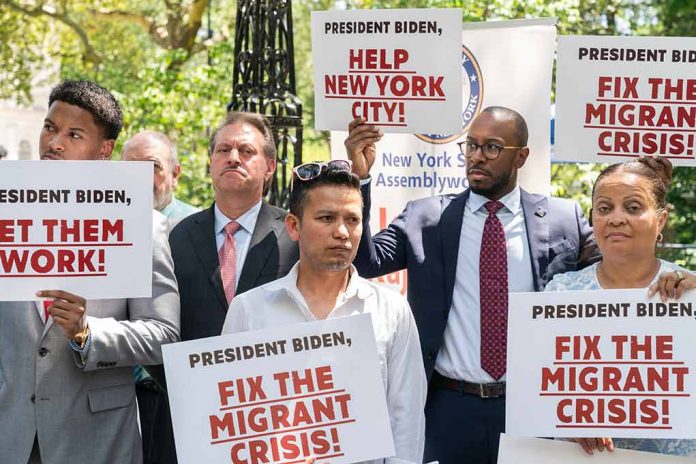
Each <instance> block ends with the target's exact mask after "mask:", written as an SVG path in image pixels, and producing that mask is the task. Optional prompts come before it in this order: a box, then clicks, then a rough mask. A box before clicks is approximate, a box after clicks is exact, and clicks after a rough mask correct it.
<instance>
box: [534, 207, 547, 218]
mask: <svg viewBox="0 0 696 464" xmlns="http://www.w3.org/2000/svg"><path fill="white" fill-rule="evenodd" d="M534 215H535V216H539V217H540V218H543V217H544V216H546V211H544V210H543V208H537V209H536V211H535V212H534Z"/></svg>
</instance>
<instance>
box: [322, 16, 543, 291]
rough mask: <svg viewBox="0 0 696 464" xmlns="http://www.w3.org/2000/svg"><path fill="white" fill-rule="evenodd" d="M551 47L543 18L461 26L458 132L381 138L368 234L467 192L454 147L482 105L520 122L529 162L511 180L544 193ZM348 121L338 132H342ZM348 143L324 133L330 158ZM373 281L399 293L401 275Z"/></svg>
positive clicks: (462, 167) (337, 134)
mask: <svg viewBox="0 0 696 464" xmlns="http://www.w3.org/2000/svg"><path fill="white" fill-rule="evenodd" d="M555 46H556V26H555V21H554V20H550V19H536V20H517V21H492V22H484V23H475V24H474V23H471V24H464V30H463V32H462V35H461V44H460V48H459V54H458V55H457V57H456V58H455V61H456V63H457V66H458V69H459V73H460V74H461V81H462V101H461V102H460V104H459V116H458V127H457V130H456V131H452V132H449V133H444V132H443V131H445V129H444V127H440V128H438V129H437V130H436V131H435V132H438V133H430V134H415V135H406V134H386V135H385V136H384V137H383V138H382V140H381V141H380V142H379V143H378V144H377V156H376V159H375V164H374V166H373V167H372V170H371V176H372V183H371V196H372V211H371V221H370V228H371V230H372V233H373V234H374V233H377V232H378V231H380V230H382V229H383V228H385V227H386V226H387V225H388V224H389V223H390V222H391V221H392V220H393V219H394V218H395V217H396V216H397V215H398V214H399V213H400V212H401V211H402V210H403V209H404V207H405V206H406V203H407V202H408V201H411V200H415V199H417V198H423V197H428V196H433V195H442V194H448V193H459V192H462V191H464V190H465V189H466V188H467V186H468V184H467V180H466V167H465V166H466V159H465V158H464V156H463V155H462V154H461V152H460V150H459V147H458V146H457V142H458V141H461V140H464V134H465V133H466V131H467V130H468V128H469V125H470V124H471V121H472V120H473V119H474V117H476V115H477V114H479V112H480V111H481V110H482V109H484V108H485V107H488V106H496V105H499V106H505V107H508V108H512V109H514V110H516V111H518V112H519V113H520V114H522V116H523V117H524V118H525V120H526V121H527V126H528V129H529V141H528V146H529V149H530V155H529V157H528V158H527V161H526V163H525V165H524V167H523V168H522V169H520V170H519V171H518V173H517V176H518V181H519V183H520V186H521V187H522V188H524V189H526V190H527V191H530V192H535V193H542V194H548V193H549V188H550V167H549V166H550V164H549V159H550V154H549V152H550V109H549V108H550V103H551V72H552V69H553V56H554V49H555ZM439 65H440V63H438V66H439ZM532 69H533V70H534V72H530V70H532ZM520 89H524V91H520ZM348 122H349V120H348V119H346V120H345V121H344V123H343V126H342V127H344V128H347V127H348ZM347 136H348V133H347V132H331V157H332V158H334V159H336V158H346V150H345V147H344V145H343V142H344V140H345V139H346V137H347ZM453 253H456V250H453ZM379 280H380V281H381V282H383V283H386V284H389V285H391V286H394V287H396V288H397V289H398V290H400V291H401V292H402V293H404V294H405V293H406V285H407V277H406V271H399V272H397V273H394V274H390V275H387V276H384V277H380V278H379Z"/></svg>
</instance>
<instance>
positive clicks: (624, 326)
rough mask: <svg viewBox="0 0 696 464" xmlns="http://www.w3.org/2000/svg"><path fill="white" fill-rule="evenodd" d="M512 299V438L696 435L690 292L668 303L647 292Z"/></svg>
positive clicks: (694, 303) (695, 320) (695, 316)
mask: <svg viewBox="0 0 696 464" xmlns="http://www.w3.org/2000/svg"><path fill="white" fill-rule="evenodd" d="M510 301H511V304H510V311H509V317H508V321H509V324H508V359H507V366H508V367H507V369H508V370H507V382H508V390H507V401H506V413H507V418H506V423H507V431H508V433H510V434H511V435H523V436H538V437H607V436H609V437H616V438H693V437H696V421H694V419H693V412H692V411H694V409H696V398H694V394H695V393H696V382H695V377H694V376H695V375H696V338H694V336H693V334H694V330H695V329H696V291H690V292H687V293H685V294H684V296H683V297H682V298H681V299H680V300H678V301H674V300H672V301H667V302H661V301H660V300H659V298H657V297H656V298H654V299H652V300H648V298H647V290H646V289H636V290H603V291H584V292H580V291H572V292H571V291H568V292H542V293H515V294H513V296H512V297H511V298H510ZM512 302H514V304H513V303H512Z"/></svg>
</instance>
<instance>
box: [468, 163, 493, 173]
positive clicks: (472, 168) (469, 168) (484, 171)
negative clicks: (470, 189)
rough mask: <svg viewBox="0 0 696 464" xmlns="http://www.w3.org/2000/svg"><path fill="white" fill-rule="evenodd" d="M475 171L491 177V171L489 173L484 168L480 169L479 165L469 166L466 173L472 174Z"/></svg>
mask: <svg viewBox="0 0 696 464" xmlns="http://www.w3.org/2000/svg"><path fill="white" fill-rule="evenodd" d="M474 169H475V170H477V171H481V172H483V173H484V174H486V175H489V176H490V175H491V173H490V171H488V170H487V169H483V168H482V167H480V166H479V165H473V166H468V167H467V170H466V172H467V173H470V172H471V171H472V170H474Z"/></svg>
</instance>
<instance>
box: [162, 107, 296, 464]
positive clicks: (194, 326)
mask: <svg viewBox="0 0 696 464" xmlns="http://www.w3.org/2000/svg"><path fill="white" fill-rule="evenodd" d="M209 154H210V177H211V179H212V183H213V189H214V190H215V203H214V204H213V205H212V206H211V207H210V208H208V209H206V210H204V211H201V212H199V213H196V214H193V215H191V216H189V217H187V218H185V219H183V220H182V221H181V222H180V223H179V224H178V225H177V226H176V227H175V228H174V229H173V230H172V232H171V233H170V236H169V243H170V245H171V248H172V257H173V258H174V264H175V271H176V277H177V280H178V282H179V292H180V294H181V338H182V340H193V339H197V338H203V337H211V336H214V335H220V332H221V330H222V326H223V323H224V322H225V316H226V315H227V308H228V307H229V304H230V301H231V300H232V298H234V295H239V294H240V293H243V292H245V291H247V290H249V289H252V288H255V287H258V286H259V285H263V284H265V283H267V282H270V281H272V280H276V279H278V278H280V277H283V276H285V275H286V274H287V273H288V271H289V270H290V268H292V266H293V265H294V264H295V263H296V262H297V260H298V259H299V252H298V249H297V243H296V242H293V241H292V240H290V238H289V237H288V234H287V232H286V230H285V222H284V221H285V216H286V215H287V212H286V211H285V210H282V209H280V208H276V207H275V206H271V205H269V204H268V203H266V202H265V201H263V192H264V186H265V185H266V184H267V183H268V182H269V181H270V180H271V178H272V176H273V175H274V173H275V169H276V147H275V142H274V140H273V133H272V131H271V127H270V124H269V122H268V120H267V119H266V118H265V117H263V116H261V115H259V114H253V113H238V112H233V113H230V114H228V115H227V117H226V119H225V121H224V122H223V123H222V124H221V125H220V126H219V127H218V129H217V130H216V131H215V132H214V133H213V134H212V136H211V138H210V146H209ZM230 223H234V230H233V231H230V232H228V231H227V230H226V229H227V228H228V227H229V226H228V224H230ZM152 372H153V373H155V374H156V372H157V371H156V370H153V371H152ZM155 376H156V377H160V376H158V375H155ZM154 435H155V438H154V443H155V447H154V448H155V450H156V451H157V452H159V453H161V454H160V455H159V456H156V462H158V463H165V464H169V463H175V462H177V461H176V453H175V450H174V442H173V435H172V431H171V420H170V419H169V414H168V410H165V411H163V416H161V417H159V418H158V420H157V421H156V423H155V426H154Z"/></svg>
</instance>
